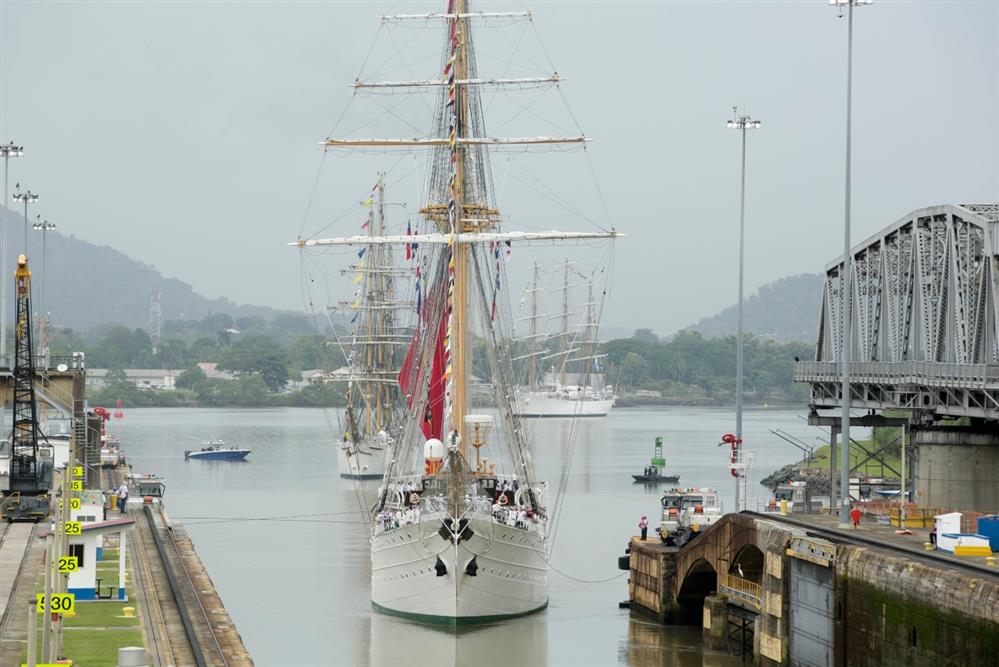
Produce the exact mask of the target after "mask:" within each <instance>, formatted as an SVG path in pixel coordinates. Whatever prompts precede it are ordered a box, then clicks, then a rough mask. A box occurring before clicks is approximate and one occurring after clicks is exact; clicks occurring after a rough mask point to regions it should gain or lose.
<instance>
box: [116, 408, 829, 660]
mask: <svg viewBox="0 0 999 667" xmlns="http://www.w3.org/2000/svg"><path fill="white" fill-rule="evenodd" d="M801 415H802V413H801V412H800V411H799V410H791V409H768V410H764V409H759V410H751V411H748V412H747V413H746V414H745V420H744V428H743V430H744V433H745V436H744V437H745V441H746V447H747V448H748V449H755V450H756V465H755V467H754V468H753V469H751V471H750V483H749V505H750V508H755V507H756V504H757V502H762V501H763V500H764V499H765V498H766V496H767V490H766V489H764V488H763V487H761V486H760V485H759V480H760V478H762V477H764V476H766V475H767V474H769V473H770V472H771V471H772V470H774V469H776V468H778V467H780V466H781V465H784V464H786V463H789V462H791V461H792V460H794V459H795V458H797V457H799V452H798V450H797V449H795V448H793V447H792V446H791V445H788V444H786V443H784V442H783V441H781V440H780V439H778V438H777V437H776V436H774V435H772V434H771V433H770V430H771V429H781V430H783V431H785V432H788V433H791V434H793V435H796V436H798V437H800V438H801V439H803V440H805V441H808V442H809V443H811V444H821V443H819V442H817V440H816V438H820V439H822V438H823V433H822V432H821V431H820V430H819V429H817V428H814V427H810V426H808V425H807V424H806V423H805V422H804V420H803V419H802V418H801ZM336 422H337V417H336V413H335V412H334V411H332V410H331V411H326V410H322V409H268V410H259V409H240V410H237V409H165V408H164V409H152V408H147V409H135V410H129V411H126V414H125V417H124V419H122V420H120V421H119V420H115V421H113V422H112V423H111V426H110V428H111V432H112V433H115V434H117V435H119V436H120V437H121V440H122V447H123V449H125V451H126V453H127V454H128V456H129V458H130V461H131V463H132V465H133V468H134V471H135V472H151V473H157V474H160V475H163V476H164V477H165V478H166V482H167V493H166V506H167V509H168V512H169V514H170V515H171V516H172V517H173V518H175V519H176V520H179V521H181V522H183V523H184V524H185V526H186V527H187V529H188V532H189V533H190V534H191V536H192V538H193V539H194V543H195V546H196V547H197V550H198V553H199V554H200V556H201V558H202V560H203V561H204V563H205V565H206V567H207V568H208V572H209V573H210V575H211V577H212V579H213V581H214V582H215V585H216V587H217V588H218V590H219V593H220V594H221V596H222V599H223V601H224V602H225V604H226V607H227V608H228V610H229V613H230V614H231V615H232V618H233V620H234V621H235V623H236V626H237V627H238V628H239V631H240V633H241V635H242V637H243V640H244V642H245V643H246V646H247V648H248V649H249V651H250V653H251V655H253V657H254V659H255V661H256V664H257V665H258V666H260V667H271V666H275V667H278V666H282V665H297V664H315V665H359V666H370V667H381V666H382V665H386V666H388V665H401V664H411V665H425V664H426V665H431V664H432V665H435V667H437V666H441V667H443V666H446V665H473V664H474V665H476V666H477V667H487V666H491V665H502V666H504V667H507V666H513V665H530V666H535V665H537V666H543V665H550V666H553V667H554V666H556V665H572V666H581V665H615V664H621V665H635V666H643V667H644V666H651V665H671V666H676V667H687V666H694V665H698V666H700V665H704V666H708V665H710V666H718V667H721V666H724V665H735V664H741V663H740V661H739V660H738V659H737V658H734V657H731V656H728V655H725V654H723V653H718V652H712V651H707V650H705V649H704V648H703V647H702V646H701V643H700V629H699V628H683V627H666V628H664V627H659V626H657V625H655V624H652V623H648V622H646V621H643V620H638V619H632V618H630V616H629V613H628V611H627V610H620V609H618V602H619V601H621V600H625V599H627V597H628V591H627V583H626V582H627V576H626V573H624V572H620V571H619V570H618V569H617V557H618V556H619V555H622V554H623V552H624V547H625V546H626V544H627V541H628V538H629V536H630V535H632V534H634V533H635V532H636V529H637V522H638V520H639V518H640V517H641V515H643V514H646V515H648V516H649V519H650V523H651V524H652V525H653V526H654V525H656V516H657V515H656V511H657V508H658V506H659V505H658V499H659V495H660V493H661V489H659V488H658V487H656V488H648V489H646V488H644V487H643V486H641V485H638V484H633V483H632V479H631V474H632V473H633V472H641V469H642V467H643V466H644V465H646V464H647V463H648V460H649V459H650V458H651V455H652V445H653V441H654V439H655V437H656V436H657V435H661V436H663V439H664V444H665V456H666V462H667V469H668V470H670V471H675V472H677V473H678V474H679V475H680V485H681V486H712V487H714V488H717V489H718V490H719V491H720V492H721V495H722V497H723V499H724V502H725V507H726V509H731V508H732V507H733V502H734V494H735V488H734V487H735V485H734V480H733V478H732V477H731V476H730V474H729V472H728V469H727V468H726V462H727V454H728V449H727V448H726V447H719V446H718V443H719V442H720V438H721V435H722V434H724V433H726V432H729V431H731V430H733V424H734V417H733V413H732V410H730V409H721V408H717V409H716V408H686V407H683V408H681V407H677V408H659V409H638V408H634V409H615V410H613V411H612V412H611V415H610V416H609V417H608V418H606V419H598V420H579V421H578V422H576V427H577V428H578V429H579V431H578V434H577V435H576V437H575V444H574V447H573V449H572V455H573V456H572V465H571V469H570V470H569V473H568V476H567V478H566V479H567V481H566V493H565V503H564V509H563V512H562V515H561V518H560V520H559V522H558V524H557V525H556V526H555V527H554V530H555V536H554V549H553V552H552V557H551V565H552V572H551V596H550V604H549V606H548V608H547V609H546V610H545V611H543V612H541V613H539V614H535V615H533V616H530V617H526V618H521V619H516V620H514V621H510V622H507V623H502V624H498V625H495V626H489V627H485V628H480V629H473V630H468V631H463V632H462V633H461V634H459V635H457V636H456V635H453V634H450V633H447V632H443V631H440V630H437V629H434V628H431V627H426V626H422V625H418V624H413V623H410V622H407V621H403V620H399V619H396V618H390V617H386V616H382V615H380V614H377V613H374V612H373V611H372V610H371V604H370V601H369V577H370V564H369V559H368V541H367V532H366V528H365V526H364V525H363V523H362V516H361V514H360V512H359V510H358V507H359V504H360V503H365V504H368V505H370V499H371V498H372V497H373V490H374V488H375V487H376V486H377V483H375V484H372V483H365V484H363V485H362V484H359V483H356V482H352V481H349V480H342V479H340V477H339V476H338V473H337V464H336V455H335V451H334V447H333V444H332V443H333V440H334V437H335V435H336V434H335V433H334V431H335V429H336ZM531 427H532V428H533V429H535V438H534V443H535V445H534V454H535V465H536V468H537V470H538V473H539V478H541V479H547V480H549V483H550V484H551V485H552V487H553V492H552V493H551V496H550V497H554V495H555V494H554V487H556V486H557V484H558V481H559V478H560V474H561V472H560V471H561V463H562V461H563V460H564V458H565V457H566V455H567V453H568V451H569V448H568V446H567V445H566V440H567V436H568V433H569V430H570V422H569V421H568V420H565V421H563V420H535V421H533V422H532V423H531ZM207 438H221V439H223V440H224V441H225V442H226V443H227V444H230V445H238V446H240V447H249V448H251V449H252V450H253V453H252V454H251V455H250V457H249V460H248V461H246V462H242V463H240V462H223V461H216V462H208V461H185V460H184V450H186V449H194V448H197V447H198V446H199V444H198V443H199V441H201V440H204V439H207Z"/></svg>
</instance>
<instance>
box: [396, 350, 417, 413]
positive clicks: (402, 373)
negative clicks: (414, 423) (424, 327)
mask: <svg viewBox="0 0 999 667" xmlns="http://www.w3.org/2000/svg"><path fill="white" fill-rule="evenodd" d="M419 346H420V333H419V332H416V333H414V334H413V340H411V341H409V349H408V350H406V358H405V359H403V361H402V367H401V368H399V389H401V390H402V395H403V396H405V397H406V406H407V407H410V408H411V407H413V386H412V384H413V373H412V371H413V370H415V369H414V368H413V357H415V356H416V351H417V348H418V347H419Z"/></svg>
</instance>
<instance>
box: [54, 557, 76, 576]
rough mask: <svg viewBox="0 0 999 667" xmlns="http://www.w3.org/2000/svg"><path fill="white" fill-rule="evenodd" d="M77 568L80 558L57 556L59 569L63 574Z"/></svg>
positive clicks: (74, 570)
mask: <svg viewBox="0 0 999 667" xmlns="http://www.w3.org/2000/svg"><path fill="white" fill-rule="evenodd" d="M78 569H80V559H79V558H77V557H76V556H60V557H59V571H60V572H62V573H63V574H67V573H69V572H76V571H77V570H78Z"/></svg>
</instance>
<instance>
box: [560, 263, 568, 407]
mask: <svg viewBox="0 0 999 667" xmlns="http://www.w3.org/2000/svg"><path fill="white" fill-rule="evenodd" d="M564 266H565V268H564V270H563V281H564V284H563V285H562V369H561V372H560V373H559V384H561V385H562V386H563V387H564V386H565V367H566V366H567V365H568V364H569V259H568V258H566V260H565V265H564Z"/></svg>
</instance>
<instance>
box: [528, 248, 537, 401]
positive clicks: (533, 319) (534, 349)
mask: <svg viewBox="0 0 999 667" xmlns="http://www.w3.org/2000/svg"><path fill="white" fill-rule="evenodd" d="M538 275H539V269H538V260H534V285H533V286H532V287H533V289H532V292H533V294H531V377H530V380H531V382H530V384H528V385H527V386H528V387H529V388H530V389H534V388H535V387H537V386H538V290H539V289H540V285H539V282H538Z"/></svg>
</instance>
